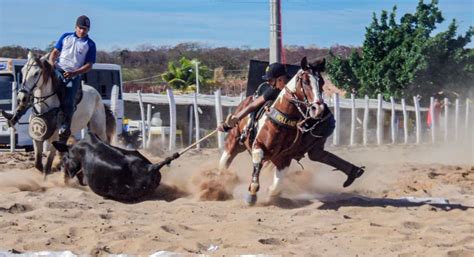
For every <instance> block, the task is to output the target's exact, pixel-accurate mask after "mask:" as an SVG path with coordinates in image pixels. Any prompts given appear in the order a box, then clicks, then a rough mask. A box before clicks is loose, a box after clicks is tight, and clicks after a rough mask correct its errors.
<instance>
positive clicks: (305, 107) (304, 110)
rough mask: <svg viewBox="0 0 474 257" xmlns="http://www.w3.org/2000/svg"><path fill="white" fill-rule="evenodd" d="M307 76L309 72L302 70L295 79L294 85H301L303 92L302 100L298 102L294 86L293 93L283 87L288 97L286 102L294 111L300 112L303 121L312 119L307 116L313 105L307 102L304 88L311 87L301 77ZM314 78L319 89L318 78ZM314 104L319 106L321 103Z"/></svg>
mask: <svg viewBox="0 0 474 257" xmlns="http://www.w3.org/2000/svg"><path fill="white" fill-rule="evenodd" d="M307 74H308V75H309V71H308V70H304V71H303V72H299V73H298V74H297V77H296V85H299V84H301V90H302V92H303V97H304V100H300V99H299V98H298V96H297V95H296V89H297V88H298V87H297V86H296V89H295V92H292V91H291V90H290V89H289V88H288V87H286V86H285V91H286V93H287V94H288V95H289V97H288V98H287V99H288V101H289V102H290V103H292V104H293V105H294V106H295V107H296V109H297V110H298V111H299V112H300V114H301V116H302V118H303V119H304V120H307V119H312V118H311V116H310V115H309V112H310V110H311V109H310V108H311V107H312V106H313V105H314V103H311V102H310V101H309V100H308V96H307V95H306V90H305V87H309V86H311V85H310V84H309V83H308V82H307V81H306V80H304V79H303V76H304V75H307ZM314 78H315V79H316V86H317V87H319V76H314ZM314 97H317V96H314ZM316 104H318V105H319V104H322V103H321V101H317V102H316Z"/></svg>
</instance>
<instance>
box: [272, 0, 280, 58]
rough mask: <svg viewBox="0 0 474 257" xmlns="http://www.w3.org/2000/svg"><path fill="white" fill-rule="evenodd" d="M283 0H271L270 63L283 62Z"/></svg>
mask: <svg viewBox="0 0 474 257" xmlns="http://www.w3.org/2000/svg"><path fill="white" fill-rule="evenodd" d="M280 14H281V1H280V0H270V60H269V62H270V63H274V62H281V16H280Z"/></svg>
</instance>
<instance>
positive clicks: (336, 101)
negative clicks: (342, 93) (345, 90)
mask: <svg viewBox="0 0 474 257" xmlns="http://www.w3.org/2000/svg"><path fill="white" fill-rule="evenodd" d="M334 118H335V119H336V128H335V130H334V136H333V141H332V143H333V144H334V145H339V143H340V136H341V124H340V122H341V119H340V118H341V110H340V107H339V94H338V93H335V94H334Z"/></svg>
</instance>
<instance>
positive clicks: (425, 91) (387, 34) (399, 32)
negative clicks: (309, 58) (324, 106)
mask: <svg viewBox="0 0 474 257" xmlns="http://www.w3.org/2000/svg"><path fill="white" fill-rule="evenodd" d="M396 10H397V9H396V6H395V7H394V8H393V9H392V12H391V13H390V14H389V13H388V12H387V11H385V10H384V11H382V12H381V14H380V18H379V19H378V18H377V16H376V15H375V13H374V14H373V18H372V22H371V24H370V25H369V26H368V27H367V28H366V33H365V40H364V43H363V46H362V51H361V53H359V52H357V51H353V53H352V54H351V56H350V57H349V58H343V57H340V56H337V55H334V54H332V53H331V56H332V57H333V59H332V60H331V62H330V63H329V65H328V73H329V76H330V78H331V80H332V81H333V82H334V84H335V85H336V86H339V87H342V88H344V89H345V90H346V91H347V92H351V91H352V90H351V89H355V91H356V92H357V93H358V96H359V97H361V96H363V95H364V94H367V95H369V96H370V97H375V96H376V95H377V94H379V93H381V94H382V95H383V96H384V97H385V98H386V99H387V98H388V97H389V96H394V97H396V98H401V97H407V96H411V95H417V94H419V95H421V96H424V97H423V98H422V99H423V100H424V101H426V100H427V99H429V96H432V95H434V94H436V93H437V92H439V91H441V90H447V91H456V92H458V93H461V92H462V91H467V90H468V89H469V87H470V85H469V84H470V83H472V81H473V79H474V50H473V49H466V45H467V44H468V43H469V42H470V41H471V37H472V34H473V33H474V29H473V27H470V28H469V30H468V31H467V32H466V33H465V34H464V35H463V36H457V37H456V30H457V24H456V20H453V21H452V22H451V24H450V25H449V28H448V29H447V31H444V32H440V33H438V34H436V35H434V36H431V34H432V33H433V31H434V30H435V29H436V25H437V24H439V23H441V22H443V20H444V19H443V16H442V14H441V11H440V10H439V8H438V1H437V0H432V1H431V3H429V4H425V3H424V2H423V0H421V1H419V3H418V6H417V8H416V12H415V13H414V14H410V13H407V14H405V15H403V16H402V18H401V19H400V22H399V23H397V22H396V20H395V17H396Z"/></svg>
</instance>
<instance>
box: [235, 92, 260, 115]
mask: <svg viewBox="0 0 474 257" xmlns="http://www.w3.org/2000/svg"><path fill="white" fill-rule="evenodd" d="M264 103H265V98H263V96H259V97H258V98H257V99H255V100H253V102H252V103H251V104H250V105H248V106H247V107H245V108H244V109H243V110H241V111H240V112H238V113H237V114H235V116H236V117H237V118H238V119H239V120H240V119H242V118H243V117H245V116H246V115H247V114H249V113H251V112H253V111H255V110H257V109H258V108H259V107H260V106H262V105H263V104H264Z"/></svg>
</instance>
